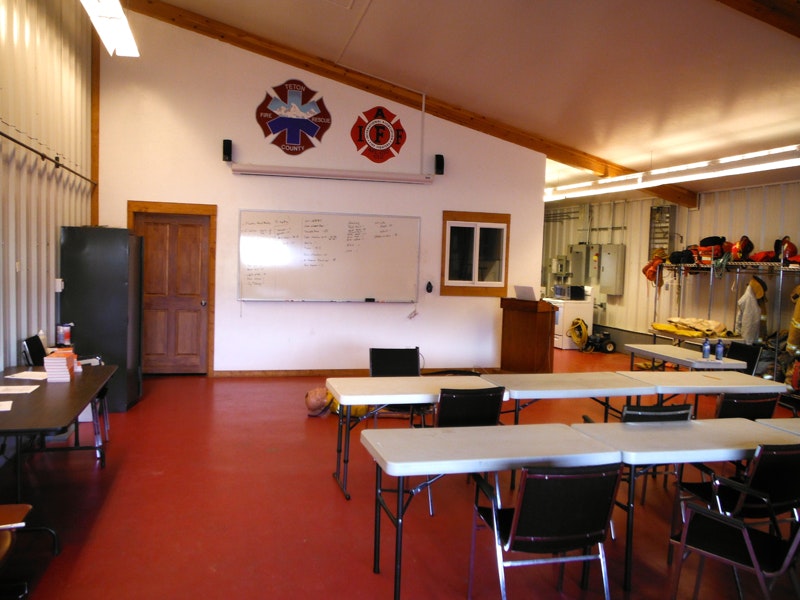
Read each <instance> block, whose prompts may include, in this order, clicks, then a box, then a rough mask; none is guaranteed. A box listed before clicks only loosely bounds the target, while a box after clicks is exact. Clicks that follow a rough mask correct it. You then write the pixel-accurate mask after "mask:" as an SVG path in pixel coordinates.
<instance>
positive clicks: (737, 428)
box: [572, 419, 798, 590]
mask: <svg viewBox="0 0 800 600" xmlns="http://www.w3.org/2000/svg"><path fill="white" fill-rule="evenodd" d="M572 427H573V428H574V429H575V430H577V431H580V432H581V433H583V434H585V435H587V436H589V437H592V438H594V439H596V440H597V441H599V442H602V443H604V444H606V445H608V446H610V447H612V448H616V449H617V450H619V451H620V453H621V456H622V462H624V463H625V464H626V465H629V467H630V477H631V482H630V484H629V485H628V499H627V505H626V506H624V508H625V510H626V511H627V513H628V519H627V523H628V525H627V531H626V541H625V583H624V585H625V589H626V590H629V589H630V588H631V567H632V564H633V523H634V507H635V504H636V503H635V493H636V476H637V474H641V473H646V468H641V467H648V466H651V465H658V464H672V463H677V464H681V463H693V462H718V461H728V460H733V461H738V460H745V459H749V458H750V457H751V456H752V455H753V452H754V451H755V449H756V447H757V446H758V445H759V444H794V443H797V441H798V438H797V436H796V435H794V434H791V433H788V432H786V431H781V430H779V429H776V428H774V427H768V426H766V425H762V424H760V423H755V422H753V421H748V420H747V419H697V420H693V421H674V422H666V423H579V424H576V425H573V426H572ZM637 467H640V468H639V469H637Z"/></svg>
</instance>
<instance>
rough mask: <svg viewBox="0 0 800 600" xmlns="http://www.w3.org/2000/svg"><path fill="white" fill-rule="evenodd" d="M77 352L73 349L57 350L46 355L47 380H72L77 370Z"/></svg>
mask: <svg viewBox="0 0 800 600" xmlns="http://www.w3.org/2000/svg"><path fill="white" fill-rule="evenodd" d="M75 359H76V356H75V353H74V352H73V351H72V350H66V349H62V350H56V351H55V352H53V353H52V354H48V355H47V356H45V357H44V370H45V371H46V372H47V381H56V382H58V381H60V382H68V381H72V377H73V374H74V372H75Z"/></svg>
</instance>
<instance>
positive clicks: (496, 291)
mask: <svg viewBox="0 0 800 600" xmlns="http://www.w3.org/2000/svg"><path fill="white" fill-rule="evenodd" d="M464 224H468V225H473V226H475V227H480V225H484V224H487V225H501V226H503V228H504V230H505V239H504V241H503V242H504V248H503V275H502V281H501V282H499V283H495V284H490V285H487V284H486V283H485V282H479V281H472V282H460V283H458V284H452V283H448V277H447V273H448V260H449V248H448V240H449V236H448V232H449V228H450V227H452V226H456V225H464ZM510 239H511V215H510V214H503V213H483V212H466V211H451V210H445V211H442V271H441V279H440V286H439V290H440V294H441V295H442V296H489V297H498V298H502V297H505V296H506V295H507V294H508V248H509V242H510Z"/></svg>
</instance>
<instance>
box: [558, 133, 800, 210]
mask: <svg viewBox="0 0 800 600" xmlns="http://www.w3.org/2000/svg"><path fill="white" fill-rule="evenodd" d="M797 166H800V145H794V146H783V147H781V148H773V149H772V150H761V151H758V152H749V153H747V154H738V155H736V156H727V157H725V158H719V159H717V160H708V161H701V162H695V163H690V164H686V165H678V166H676V167H667V168H663V169H653V170H651V171H644V172H642V173H631V174H628V175H620V176H618V177H605V178H603V179H596V180H594V181H586V182H583V183H572V184H569V185H561V186H557V187H552V188H546V189H545V191H544V201H545V202H552V201H554V200H565V199H567V198H582V197H585V196H598V195H600V194H612V193H615V192H627V191H630V190H641V189H645V188H651V187H656V186H659V185H669V184H674V183H683V182H686V181H699V180H701V179H716V178H718V177H730V176H731V175H742V174H744V173H757V172H758V171H772V170H776V169H786V168H789V167H797Z"/></svg>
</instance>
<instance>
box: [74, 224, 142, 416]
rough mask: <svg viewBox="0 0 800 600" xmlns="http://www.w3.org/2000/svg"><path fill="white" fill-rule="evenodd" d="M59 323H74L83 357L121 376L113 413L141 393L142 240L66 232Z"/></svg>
mask: <svg viewBox="0 0 800 600" xmlns="http://www.w3.org/2000/svg"><path fill="white" fill-rule="evenodd" d="M61 278H62V279H63V280H64V290H63V291H62V292H61V294H60V316H59V322H60V323H74V326H73V328H72V344H73V346H74V347H75V352H76V353H77V354H78V355H79V356H88V355H95V354H97V355H100V356H102V357H103V360H104V361H105V362H106V363H107V364H111V365H116V366H117V367H118V369H117V372H116V373H115V374H114V376H113V377H112V378H111V381H110V382H109V385H108V405H109V410H111V411H112V412H124V411H126V410H128V408H130V407H131V406H132V405H133V404H135V403H136V402H137V401H138V400H139V398H140V397H141V394H142V367H141V305H142V302H141V296H142V286H141V279H142V240H141V238H140V237H139V236H136V235H133V234H132V233H131V232H130V231H129V230H127V229H117V228H109V227H62V228H61Z"/></svg>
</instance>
